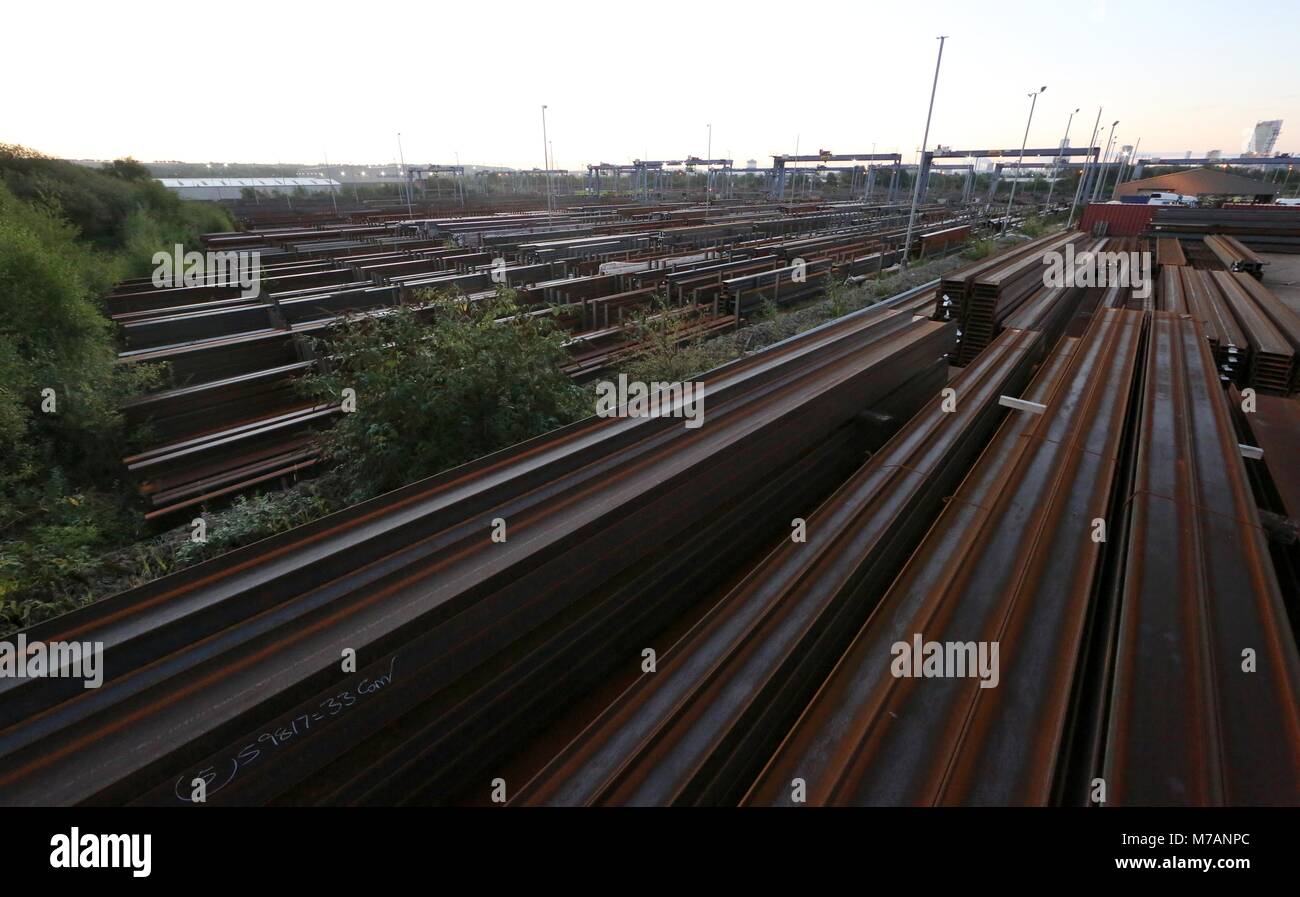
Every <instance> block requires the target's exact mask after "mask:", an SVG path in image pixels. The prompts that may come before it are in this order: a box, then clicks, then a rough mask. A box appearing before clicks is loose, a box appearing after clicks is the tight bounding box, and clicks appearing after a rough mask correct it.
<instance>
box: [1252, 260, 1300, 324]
mask: <svg viewBox="0 0 1300 897" xmlns="http://www.w3.org/2000/svg"><path fill="white" fill-rule="evenodd" d="M1260 257H1261V258H1262V259H1264V261H1266V262H1268V264H1267V265H1265V266H1264V283H1265V284H1267V285H1268V287H1269V289H1271V290H1272V291H1273V293H1274V294H1275V295H1276V296H1277V297H1278V298H1279V299H1281V300H1282V301H1283V302H1285V303H1286V304H1287V305H1288V306H1290V307H1291V309H1292V310H1294V311H1296V312H1300V254H1292V253H1281V252H1268V253H1264V252H1261V253H1260Z"/></svg>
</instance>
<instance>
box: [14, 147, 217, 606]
mask: <svg viewBox="0 0 1300 897" xmlns="http://www.w3.org/2000/svg"><path fill="white" fill-rule="evenodd" d="M229 227H230V222H229V220H228V219H227V218H226V217H225V215H224V213H223V212H221V211H220V210H219V209H210V208H203V209H198V210H196V209H195V208H194V207H193V204H189V203H182V202H181V201H180V200H178V199H177V198H176V197H174V196H173V195H171V194H169V193H168V192H167V191H166V190H165V189H163V188H162V187H161V186H160V185H158V184H157V183H156V182H154V181H153V180H151V179H150V177H149V173H148V171H147V170H146V169H145V168H144V166H142V165H140V163H138V162H134V161H133V160H129V159H124V160H119V161H118V162H115V163H113V164H112V166H110V167H109V168H107V169H105V170H95V169H91V168H87V167H84V166H80V165H74V164H72V163H69V162H63V161H59V160H55V159H47V158H44V157H42V156H40V155H39V154H37V153H33V152H31V151H29V150H25V149H22V148H21V147H12V146H0V302H3V303H4V313H3V315H0V444H3V445H4V451H3V453H0V621H11V620H20V621H22V622H24V623H30V622H34V621H35V620H36V619H40V618H42V615H49V613H52V612H54V609H66V607H65V605H66V604H67V602H68V601H70V600H73V599H70V598H69V597H68V596H69V594H70V592H69V588H74V589H75V583H76V580H77V577H78V575H79V574H80V573H81V572H84V570H86V569H87V568H88V567H89V566H93V564H94V559H95V558H96V557H97V556H98V555H100V554H102V553H103V552H105V551H108V550H110V549H113V548H116V547H118V546H120V545H122V544H125V543H127V542H130V541H132V540H134V539H135V538H138V537H139V535H140V532H141V524H140V521H139V515H138V514H137V513H135V511H134V510H132V509H131V508H130V506H129V505H128V504H127V502H126V501H125V500H124V499H123V496H124V495H125V490H124V489H122V488H121V486H120V484H119V483H118V477H119V471H120V463H119V459H120V458H121V457H122V450H123V447H124V445H125V441H126V438H127V434H126V433H125V432H124V430H123V423H122V419H121V416H120V415H119V414H118V411H117V409H118V407H119V405H120V403H121V402H122V400H123V399H125V398H126V397H128V396H130V395H134V394H136V393H138V392H140V391H141V390H143V389H147V388H149V387H150V386H151V385H153V384H154V383H156V382H157V380H158V378H159V377H160V376H161V372H160V371H158V370H157V369H155V368H150V367H147V366H132V367H126V366H121V365H118V364H116V355H117V351H116V348H115V345H114V337H113V330H112V325H111V324H110V323H109V321H108V319H107V318H106V317H105V315H104V314H103V309H102V305H101V300H100V297H102V296H103V295H104V294H105V292H107V290H108V289H109V288H110V287H111V286H112V284H113V283H114V282H115V281H117V280H119V279H121V278H123V277H126V276H130V275H133V274H142V273H145V272H147V270H148V266H149V259H150V257H151V256H152V254H153V252H154V251H156V250H157V249H159V248H161V247H162V246H163V245H165V244H166V243H167V242H168V241H174V242H183V243H191V244H192V243H195V242H197V239H198V235H199V233H201V232H203V231H207V230H214V229H227V228H229ZM47 605H50V607H47ZM42 608H44V610H42ZM3 625H4V623H3V622H0V626H3Z"/></svg>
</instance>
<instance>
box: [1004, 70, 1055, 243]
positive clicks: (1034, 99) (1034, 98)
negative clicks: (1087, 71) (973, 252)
mask: <svg viewBox="0 0 1300 897" xmlns="http://www.w3.org/2000/svg"><path fill="white" fill-rule="evenodd" d="M1046 90H1047V85H1046V84H1044V85H1043V86H1042V87H1040V88H1038V90H1035V91H1034V92H1033V93H1031V94H1029V118H1028V120H1026V121H1025V136H1024V137H1023V138H1021V140H1020V158H1019V159H1018V160H1017V161H1016V179H1015V180H1014V181H1012V182H1011V192H1010V193H1009V194H1008V195H1007V214H1006V215H1005V216H1003V218H1002V233H1004V234H1005V233H1006V232H1007V225H1008V224H1010V223H1011V201H1012V200H1013V199H1015V198H1016V185H1017V184H1019V183H1020V174H1021V166H1023V165H1024V164H1025V144H1026V143H1028V142H1029V125H1030V124H1031V123H1032V122H1033V120H1034V107H1035V106H1037V105H1038V95H1039V94H1040V93H1043V92H1044V91H1046Z"/></svg>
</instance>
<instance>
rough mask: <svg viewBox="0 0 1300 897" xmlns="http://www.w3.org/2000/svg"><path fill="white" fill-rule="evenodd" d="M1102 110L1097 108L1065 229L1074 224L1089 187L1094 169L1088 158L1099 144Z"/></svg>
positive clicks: (1099, 107)
mask: <svg viewBox="0 0 1300 897" xmlns="http://www.w3.org/2000/svg"><path fill="white" fill-rule="evenodd" d="M1101 110H1102V107H1101V106H1098V107H1097V119H1096V121H1094V122H1093V123H1092V136H1091V137H1089V138H1088V145H1087V147H1085V149H1087V152H1086V153H1084V156H1083V172H1082V173H1081V174H1080V175H1079V183H1077V184H1075V185H1074V200H1073V201H1072V202H1071V203H1070V215H1069V217H1067V218H1066V219H1065V229H1066V230H1069V229H1070V225H1072V224H1074V211H1075V209H1076V208H1077V207H1078V205H1079V200H1080V199H1082V198H1083V195H1084V188H1085V187H1086V186H1087V185H1088V179H1089V177H1090V176H1091V173H1092V169H1090V168H1089V167H1088V164H1089V163H1088V158H1089V157H1090V156H1091V155H1092V148H1093V147H1094V146H1095V145H1096V143H1097V129H1098V128H1099V127H1101Z"/></svg>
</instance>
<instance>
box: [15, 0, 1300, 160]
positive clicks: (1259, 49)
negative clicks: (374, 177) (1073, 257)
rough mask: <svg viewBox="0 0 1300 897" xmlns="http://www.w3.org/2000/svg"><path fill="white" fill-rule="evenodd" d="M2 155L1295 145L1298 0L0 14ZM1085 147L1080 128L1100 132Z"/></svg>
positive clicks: (71, 6) (628, 154) (203, 8)
mask: <svg viewBox="0 0 1300 897" xmlns="http://www.w3.org/2000/svg"><path fill="white" fill-rule="evenodd" d="M4 15H5V19H6V20H7V21H6V25H7V27H6V31H7V32H8V39H7V40H6V41H5V43H6V51H5V53H4V54H0V142H4V143H20V144H23V145H26V146H29V147H32V148H34V149H37V150H40V151H42V152H44V153H46V154H49V155H54V156H60V157H65V158H89V159H111V158H118V157H123V156H128V155H129V156H133V157H134V158H136V159H140V160H143V161H161V160H179V161H187V162H207V161H218V162H220V161H231V162H234V161H239V162H284V163H304V164H315V163H319V162H320V161H321V160H322V159H323V158H325V157H326V156H328V158H329V159H330V161H331V162H335V163H353V164H357V163H365V164H378V163H386V162H391V161H392V160H395V159H397V157H398V139H397V134H398V133H399V132H400V133H401V135H402V137H401V143H402V148H403V150H404V153H405V158H406V161H407V163H408V164H417V163H434V164H450V163H454V162H455V161H456V160H457V158H459V160H460V161H461V162H463V163H466V164H481V165H503V166H512V167H523V168H540V167H541V166H542V165H543V160H544V156H543V152H544V150H543V138H542V108H541V107H542V105H543V104H546V105H547V106H548V107H549V108H548V109H547V112H546V128H547V136H548V138H549V140H550V142H551V144H552V146H553V148H554V160H555V164H556V166H557V167H561V168H568V169H582V168H585V166H586V165H587V164H588V163H593V162H609V163H627V162H630V161H632V160H633V159H681V158H683V157H685V156H687V155H696V156H701V157H703V156H704V155H705V154H706V153H707V152H708V150H709V145H708V140H709V130H708V126H709V125H710V124H711V125H712V152H713V155H714V157H715V158H722V157H727V158H732V159H734V160H736V164H737V165H738V166H743V165H744V164H745V160H747V159H751V158H752V159H757V160H758V161H759V165H760V166H766V165H769V164H770V163H771V156H772V155H773V154H774V153H794V152H795V150H796V147H797V148H798V150H799V152H800V153H803V154H807V153H815V152H817V151H818V150H821V149H827V150H831V151H833V152H836V153H866V152H870V151H871V150H872V148H873V145H874V146H875V149H876V151H877V152H899V153H902V154H903V155H904V157H905V159H906V160H908V161H911V160H914V159H915V156H916V151H917V149H918V147H919V146H920V144H921V138H922V133H923V130H924V128H925V117H926V107H927V104H928V101H929V96H930V88H931V83H932V79H933V77H934V68H935V56H936V53H937V51H938V47H939V41H938V40H937V39H936V38H937V36H938V35H940V34H943V35H947V37H948V39H947V41H946V43H945V45H944V50H943V61H942V66H941V69H940V72H939V81H938V91H937V95H936V98H935V103H934V115H933V122H932V124H931V128H930V140H929V145H930V146H931V147H933V146H934V145H935V144H936V143H938V144H944V145H946V146H949V147H953V148H974V147H975V145H977V144H978V145H979V146H980V147H1001V148H1009V147H1018V146H1019V145H1020V141H1021V139H1022V137H1023V136H1024V132H1025V122H1026V117H1027V115H1028V114H1029V107H1030V99H1029V97H1028V93H1029V92H1030V91H1032V90H1036V89H1037V88H1039V87H1041V86H1043V85H1046V86H1047V91H1046V92H1045V93H1043V94H1042V95H1041V96H1040V97H1039V99H1038V101H1037V104H1036V107H1035V109H1034V116H1033V121H1032V124H1031V127H1030V130H1029V143H1030V145H1031V146H1033V145H1040V146H1055V145H1056V144H1057V143H1058V142H1059V141H1060V139H1061V137H1062V136H1063V135H1064V132H1065V128H1066V124H1067V120H1068V118H1069V116H1070V113H1071V111H1072V110H1074V109H1075V108H1080V109H1081V111H1080V112H1079V114H1078V115H1076V116H1074V120H1073V126H1072V128H1071V131H1070V137H1071V142H1072V143H1073V144H1074V145H1076V146H1081V145H1084V144H1085V143H1086V142H1087V139H1088V137H1089V135H1090V133H1091V131H1092V127H1093V123H1094V121H1095V120H1096V118H1097V109H1098V106H1101V107H1103V111H1102V114H1101V119H1102V123H1103V126H1104V129H1106V130H1108V128H1109V124H1110V122H1112V121H1114V120H1116V119H1118V120H1119V122H1120V124H1119V125H1118V126H1116V128H1115V134H1116V136H1117V138H1118V139H1117V145H1120V144H1133V143H1135V142H1136V141H1137V140H1138V139H1139V138H1140V139H1141V144H1140V149H1139V151H1140V152H1143V153H1145V152H1146V151H1147V150H1148V149H1150V150H1158V151H1168V152H1173V151H1182V150H1193V151H1194V152H1196V153H1197V154H1200V153H1203V152H1205V151H1206V150H1211V149H1221V150H1224V151H1225V152H1233V153H1235V152H1238V151H1240V150H1241V149H1242V146H1243V140H1244V132H1245V131H1246V130H1247V129H1248V128H1249V127H1250V126H1251V125H1253V124H1254V122H1255V121H1257V120H1260V119H1272V118H1281V119H1284V121H1285V124H1284V125H1283V128H1282V135H1281V139H1280V140H1279V143H1278V145H1277V147H1276V151H1288V150H1295V151H1300V51H1297V48H1296V37H1297V35H1300V2H1296V0H1268V2H1254V3H1250V4H1248V5H1247V6H1246V7H1231V6H1225V5H1224V4H1222V3H1217V2H1215V3H1211V2H1199V0H1183V2H1177V3H1166V2H1158V0H1152V2H1141V3H1138V2H1123V3H1120V2H1115V0H1069V2H1060V0H1036V2H1014V0H1013V2H1002V3H997V4H992V3H980V2H971V0H963V2H959V3H948V2H941V0H925V2H921V3H891V4H883V3H876V2H863V0H857V2H847V3H840V2H821V3H816V4H812V5H810V6H807V7H805V6H802V5H801V4H780V5H776V4H770V3H766V2H760V3H752V4H743V5H741V4H731V5H723V4H717V3H707V2H704V3H701V2H699V0H696V2H692V3H676V2H667V0H665V2H658V3H651V4H645V3H626V2H617V0H615V2H610V0H603V2H595V3H589V2H576V0H547V2H546V3H514V2H502V0H494V2H492V3H482V2H479V3H455V4H434V3H407V2H404V0H392V2H388V3H384V4H382V5H368V4H358V3H341V2H334V0H313V2H311V3H307V2H304V0H294V2H285V0H262V2H258V3H251V2H244V0H230V2H224V3H221V4H219V5H216V6H214V5H212V4H193V5H184V6H182V5H181V4H178V3H176V2H174V0H173V2H153V0H143V2H134V0H132V2H129V3H125V4H110V3H103V2H96V3H69V2H59V0H48V2H42V3H12V4H9V5H8V6H7V7H6V11H5V14H4ZM1104 141H1105V137H1104V136H1103V137H1101V138H1099V139H1098V141H1097V142H1098V143H1104Z"/></svg>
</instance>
